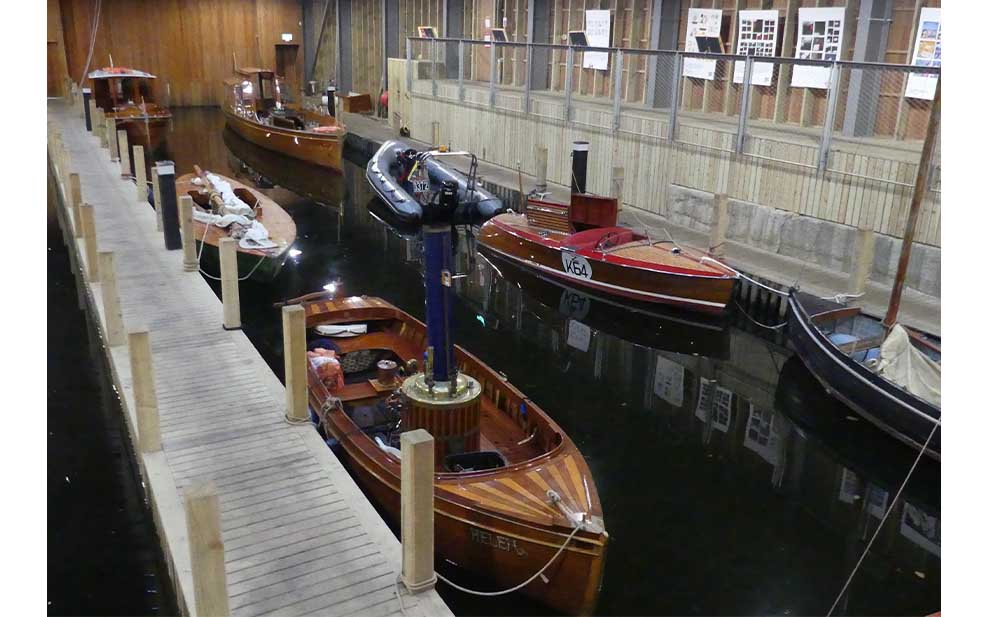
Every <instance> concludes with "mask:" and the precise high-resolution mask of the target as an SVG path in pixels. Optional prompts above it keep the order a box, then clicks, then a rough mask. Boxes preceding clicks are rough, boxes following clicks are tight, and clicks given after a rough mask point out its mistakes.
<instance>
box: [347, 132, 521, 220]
mask: <svg viewBox="0 0 988 617" xmlns="http://www.w3.org/2000/svg"><path fill="white" fill-rule="evenodd" d="M457 156H465V157H468V158H469V160H470V171H469V173H467V174H463V173H461V172H459V171H457V170H456V169H454V168H453V167H452V166H451V165H447V164H446V163H444V162H443V161H442V159H444V158H449V157H457ZM365 175H366V177H367V182H369V183H370V185H371V187H372V188H373V189H374V192H376V193H377V195H378V197H380V198H381V201H383V202H384V203H385V205H387V207H388V209H389V210H390V211H391V212H392V213H393V214H394V217H395V218H396V219H397V220H398V221H399V222H401V223H403V224H419V223H423V222H428V221H427V219H428V215H427V212H425V211H423V208H422V205H421V203H422V196H423V194H425V195H426V199H428V195H435V194H437V193H438V192H439V189H440V187H441V186H442V184H443V182H446V181H453V182H455V183H456V185H457V188H458V192H459V205H458V206H457V208H456V212H455V213H454V216H453V222H454V223H455V224H458V225H459V224H480V223H483V222H484V221H486V220H487V219H489V218H491V217H493V216H496V215H498V214H501V213H502V212H505V208H504V204H503V203H502V202H501V200H500V199H499V198H498V197H497V196H496V195H493V194H492V193H490V192H488V191H486V190H485V189H483V188H482V187H480V186H477V158H476V157H475V156H474V155H472V154H470V153H469V152H448V151H445V150H442V149H437V150H426V151H418V150H415V149H414V148H412V147H411V145H410V144H408V143H406V142H404V141H401V140H399V139H392V140H389V141H386V142H384V144H383V145H382V146H381V147H380V148H378V150H377V153H376V154H374V156H373V157H371V160H370V161H368V163H367V170H366V172H365Z"/></svg>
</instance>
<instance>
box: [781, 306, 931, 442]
mask: <svg viewBox="0 0 988 617" xmlns="http://www.w3.org/2000/svg"><path fill="white" fill-rule="evenodd" d="M800 296H801V294H799V293H793V292H791V293H790V294H789V309H790V310H789V313H790V316H789V327H788V332H789V341H790V342H791V344H792V346H793V348H794V349H795V351H796V354H797V355H798V356H799V357H800V359H802V361H803V364H805V365H806V368H807V369H809V371H810V372H811V373H812V374H813V376H814V377H816V379H817V381H819V382H820V383H821V384H822V385H823V387H824V388H826V390H827V392H828V393H829V394H831V395H832V396H834V397H835V398H837V399H838V400H840V401H842V402H843V403H844V404H845V405H847V406H848V407H850V408H851V409H853V410H854V411H855V412H857V413H858V415H860V416H861V417H863V418H865V419H866V420H868V421H870V422H872V423H873V424H874V425H876V426H877V427H879V428H880V429H882V430H883V431H885V432H887V433H889V434H890V435H892V436H893V437H895V438H896V439H899V440H900V441H903V442H904V443H907V444H909V445H910V446H912V447H913V448H916V449H917V450H918V449H920V448H922V446H923V444H924V443H925V442H926V440H927V438H928V437H929V436H930V432H931V431H933V428H934V426H935V423H937V422H939V419H940V410H939V409H938V408H936V407H935V406H934V405H932V404H930V403H929V402H927V401H924V400H923V399H921V398H919V397H917V396H915V395H913V394H911V393H909V392H907V391H906V390H905V389H903V388H900V387H899V386H896V385H895V384H893V383H891V382H889V381H887V380H885V379H884V378H882V377H880V376H878V375H877V374H875V373H874V372H872V371H871V370H869V369H868V368H867V367H865V366H864V365H863V364H861V363H860V362H857V361H855V360H854V359H852V358H851V357H850V356H848V355H847V354H845V353H844V352H842V351H841V350H840V349H838V347H837V346H836V345H835V344H834V343H833V342H831V341H830V339H828V338H827V336H826V334H824V333H823V332H821V330H820V328H819V327H817V326H816V325H815V324H814V323H813V321H812V319H811V316H810V313H809V312H807V308H806V307H805V306H804V304H803V302H802V301H801V300H800ZM859 318H860V319H866V318H865V317H863V316H861V317H859ZM926 453H927V455H929V456H931V457H933V458H934V459H936V460H939V459H940V431H939V430H937V431H936V432H935V433H934V435H933V437H932V438H931V439H930V443H929V446H928V447H927V450H926Z"/></svg>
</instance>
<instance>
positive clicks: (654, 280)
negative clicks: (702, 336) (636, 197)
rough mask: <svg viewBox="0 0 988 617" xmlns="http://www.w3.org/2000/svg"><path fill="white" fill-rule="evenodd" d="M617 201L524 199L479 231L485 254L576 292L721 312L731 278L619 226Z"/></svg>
mask: <svg viewBox="0 0 988 617" xmlns="http://www.w3.org/2000/svg"><path fill="white" fill-rule="evenodd" d="M616 221H617V201H616V200H614V199H609V198H604V197H596V196H592V195H587V194H582V193H575V194H573V195H572V198H571V203H570V205H569V206H567V205H566V204H559V203H552V202H548V201H544V200H538V199H533V198H529V199H528V203H527V207H526V212H525V213H524V214H515V213H508V214H501V215H499V216H496V217H494V218H492V219H491V220H490V221H488V222H487V223H485V224H484V226H483V227H481V229H480V232H479V234H478V240H479V241H480V243H481V244H482V245H483V246H484V247H485V248H486V249H488V250H490V251H493V252H495V253H496V254H498V255H500V256H502V257H504V258H505V259H510V260H513V261H515V262H516V263H518V264H521V265H523V266H525V267H527V268H531V269H533V270H535V271H536V272H539V273H541V274H544V275H548V276H552V277H554V278H557V279H559V280H562V281H564V282H566V283H567V284H569V285H573V286H575V287H579V288H585V289H591V290H594V291H597V292H599V293H602V294H605V295H612V296H619V297H622V298H626V299H631V300H637V301H641V302H656V303H661V304H669V305H672V306H678V307H681V308H688V309H690V310H695V311H702V312H707V313H721V312H723V311H724V310H725V308H726V307H727V303H728V301H729V300H730V298H731V292H732V290H733V288H734V283H735V281H736V279H737V272H735V271H734V270H732V269H731V268H729V267H727V266H725V265H724V264H722V263H720V262H718V261H716V260H714V259H712V258H710V257H709V256H708V255H706V254H705V253H703V252H701V251H699V250H696V249H692V248H688V247H682V246H679V245H677V244H675V243H673V242H672V241H664V240H654V239H651V238H649V237H647V236H646V235H644V234H640V233H637V232H635V231H633V230H631V229H629V228H627V227H618V226H617V225H616Z"/></svg>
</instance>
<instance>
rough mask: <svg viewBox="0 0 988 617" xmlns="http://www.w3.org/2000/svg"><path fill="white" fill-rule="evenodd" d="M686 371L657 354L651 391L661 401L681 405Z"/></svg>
mask: <svg viewBox="0 0 988 617" xmlns="http://www.w3.org/2000/svg"><path fill="white" fill-rule="evenodd" d="M685 377H686V371H685V370H684V369H683V367H682V366H680V365H678V364H676V363H675V362H673V361H672V360H667V359H666V358H664V357H662V356H659V357H658V358H657V359H656V360H655V380H654V381H653V382H652V391H653V392H655V394H656V395H657V396H658V397H659V398H661V399H662V400H663V401H665V402H667V403H669V404H670V405H675V406H676V407H682V406H683V379H684V378H685Z"/></svg>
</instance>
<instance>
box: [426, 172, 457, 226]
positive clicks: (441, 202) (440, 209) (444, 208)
mask: <svg viewBox="0 0 988 617" xmlns="http://www.w3.org/2000/svg"><path fill="white" fill-rule="evenodd" d="M459 205H460V187H459V185H458V184H457V182H456V180H443V183H442V186H441V187H440V189H439V195H438V196H437V198H436V201H435V203H431V204H428V205H426V206H423V207H422V218H423V219H424V220H425V221H426V222H432V221H452V220H453V214H454V213H455V212H456V208H457V207H458V206H459Z"/></svg>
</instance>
